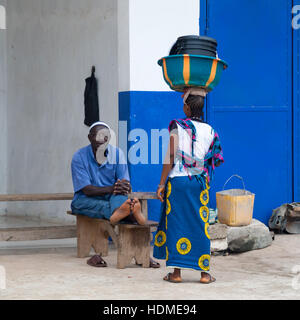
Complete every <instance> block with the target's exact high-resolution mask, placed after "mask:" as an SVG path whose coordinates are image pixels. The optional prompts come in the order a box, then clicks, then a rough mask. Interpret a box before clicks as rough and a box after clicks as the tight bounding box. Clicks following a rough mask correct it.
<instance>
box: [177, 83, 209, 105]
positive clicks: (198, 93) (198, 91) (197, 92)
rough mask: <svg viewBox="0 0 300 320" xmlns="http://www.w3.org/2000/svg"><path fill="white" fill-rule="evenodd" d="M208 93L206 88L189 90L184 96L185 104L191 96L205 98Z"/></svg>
mask: <svg viewBox="0 0 300 320" xmlns="http://www.w3.org/2000/svg"><path fill="white" fill-rule="evenodd" d="M207 93H208V91H207V90H206V89H204V88H197V87H192V88H187V89H186V90H185V91H184V94H183V95H182V98H183V103H184V104H185V103H186V100H187V98H188V97H189V95H190V94H191V95H193V96H201V97H203V98H205V97H206V95H207Z"/></svg>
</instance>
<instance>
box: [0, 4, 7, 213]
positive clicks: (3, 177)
mask: <svg viewBox="0 0 300 320" xmlns="http://www.w3.org/2000/svg"><path fill="white" fill-rule="evenodd" d="M0 6H4V8H5V7H6V0H0ZM1 13H2V14H3V9H2V10H1ZM2 22H3V21H2ZM0 24H1V23H0ZM0 27H4V25H3V24H1V26H0ZM6 49H7V47H6V30H4V29H0V193H6V192H7V152H6V151H7V127H6V116H7V115H6V111H7V108H6V98H7V92H6ZM5 209H6V203H0V214H4V213H5Z"/></svg>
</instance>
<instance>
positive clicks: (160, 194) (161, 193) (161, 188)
mask: <svg viewBox="0 0 300 320" xmlns="http://www.w3.org/2000/svg"><path fill="white" fill-rule="evenodd" d="M164 194H165V186H158V188H157V191H156V195H157V198H158V199H159V200H160V201H161V202H164Z"/></svg>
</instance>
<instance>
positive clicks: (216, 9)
mask: <svg viewBox="0 0 300 320" xmlns="http://www.w3.org/2000/svg"><path fill="white" fill-rule="evenodd" d="M291 10H292V1H290V0H276V1H273V0H261V1H240V0H228V1H219V0H206V1H205V0H203V1H202V0H201V19H200V29H201V33H202V34H203V35H209V36H212V37H214V38H216V39H217V40H218V43H219V50H218V53H219V57H220V58H222V59H224V60H225V61H227V62H228V63H229V68H228V69H227V70H226V72H224V75H223V78H222V80H221V83H220V84H219V86H218V87H217V88H216V89H215V91H214V92H212V93H211V94H210V96H209V98H208V102H207V116H208V122H209V123H211V124H212V125H213V126H214V127H215V128H216V129H217V131H218V132H219V134H220V138H221V141H222V145H223V148H224V158H225V161H226V163H225V164H224V167H223V170H220V171H219V173H218V174H217V175H216V179H215V183H214V186H213V188H212V192H213V193H214V192H215V191H217V190H219V189H220V188H222V187H223V183H224V181H226V179H227V178H228V177H229V176H230V175H232V174H234V173H237V174H239V175H241V176H242V177H243V178H244V180H245V184H246V188H247V189H248V190H250V191H252V192H254V193H255V194H256V198H255V205H254V217H255V218H258V219H259V220H261V221H263V222H264V223H267V222H268V219H269V217H270V215H271V214H272V209H274V208H276V207H277V206H280V205H281V204H283V203H286V202H291V201H293V144H292V143H293V126H292V123H293V105H292V89H293V86H292V28H291V17H292V15H291ZM238 183H239V181H236V182H232V183H231V184H230V185H228V188H230V187H237V186H239V184H238Z"/></svg>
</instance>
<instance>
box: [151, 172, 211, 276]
mask: <svg viewBox="0 0 300 320" xmlns="http://www.w3.org/2000/svg"><path fill="white" fill-rule="evenodd" d="M208 190H209V186H208V183H207V180H206V178H204V179H203V183H199V181H198V180H197V179H196V178H195V177H192V179H191V178H189V177H188V176H184V177H174V178H169V179H168V182H167V184H166V189H165V199H164V203H163V204H162V210H161V218H160V223H159V227H158V229H157V232H156V235H155V243H154V252H153V256H154V257H155V258H157V259H165V260H166V266H167V267H173V268H187V269H195V270H201V271H209V266H210V238H209V231H208V227H209V223H208V219H209V209H208V207H207V204H208V202H209V191H208Z"/></svg>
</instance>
